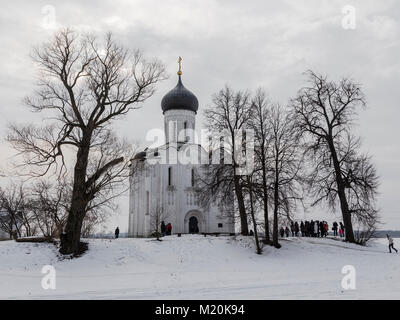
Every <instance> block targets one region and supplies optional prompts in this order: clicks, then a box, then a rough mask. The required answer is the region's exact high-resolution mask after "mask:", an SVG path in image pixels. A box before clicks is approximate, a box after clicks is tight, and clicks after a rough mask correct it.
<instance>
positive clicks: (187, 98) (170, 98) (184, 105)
mask: <svg viewBox="0 0 400 320" xmlns="http://www.w3.org/2000/svg"><path fill="white" fill-rule="evenodd" d="M198 108H199V102H198V100H197V98H196V96H195V95H194V94H193V93H192V92H191V91H190V90H188V89H186V88H185V87H184V85H183V84H182V80H181V76H179V80H178V84H177V85H176V87H175V88H173V89H172V90H171V91H170V92H168V93H167V94H166V95H165V96H164V97H163V98H162V100H161V109H162V111H163V112H165V111H167V110H190V111H194V112H196V113H197V109H198Z"/></svg>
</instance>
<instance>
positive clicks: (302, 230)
mask: <svg viewBox="0 0 400 320" xmlns="http://www.w3.org/2000/svg"><path fill="white" fill-rule="evenodd" d="M305 230H306V228H305V225H304V222H303V221H301V222H300V231H301V236H302V237H304V236H305Z"/></svg>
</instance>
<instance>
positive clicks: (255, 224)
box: [248, 179, 262, 254]
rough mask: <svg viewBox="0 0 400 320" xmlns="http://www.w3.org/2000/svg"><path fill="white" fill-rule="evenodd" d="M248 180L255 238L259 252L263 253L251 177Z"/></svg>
mask: <svg viewBox="0 0 400 320" xmlns="http://www.w3.org/2000/svg"><path fill="white" fill-rule="evenodd" d="M248 182H249V196H250V215H251V219H252V221H253V227H254V240H255V242H256V248H257V254H261V253H262V250H261V246H260V242H259V240H258V231H257V221H256V217H255V214H254V205H253V188H252V186H251V181H250V179H248Z"/></svg>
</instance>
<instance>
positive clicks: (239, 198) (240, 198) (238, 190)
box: [234, 175, 249, 236]
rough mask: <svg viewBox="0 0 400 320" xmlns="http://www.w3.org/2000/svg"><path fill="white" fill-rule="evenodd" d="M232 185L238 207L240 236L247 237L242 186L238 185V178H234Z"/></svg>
mask: <svg viewBox="0 0 400 320" xmlns="http://www.w3.org/2000/svg"><path fill="white" fill-rule="evenodd" d="M234 184H235V194H236V198H237V202H238V207H239V214H240V227H241V234H242V235H244V236H247V235H249V226H248V223H247V215H246V207H245V205H244V197H243V190H242V186H241V185H240V177H239V176H236V175H235V177H234Z"/></svg>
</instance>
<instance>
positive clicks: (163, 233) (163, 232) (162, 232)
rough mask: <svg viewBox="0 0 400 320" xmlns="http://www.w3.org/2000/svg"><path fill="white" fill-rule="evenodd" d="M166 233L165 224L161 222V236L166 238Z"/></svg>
mask: <svg viewBox="0 0 400 320" xmlns="http://www.w3.org/2000/svg"><path fill="white" fill-rule="evenodd" d="M165 231H166V227H165V222H164V220H163V221H161V236H162V237H165Z"/></svg>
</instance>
